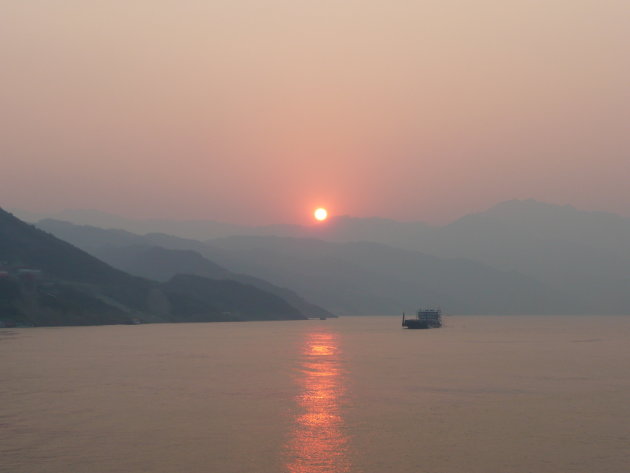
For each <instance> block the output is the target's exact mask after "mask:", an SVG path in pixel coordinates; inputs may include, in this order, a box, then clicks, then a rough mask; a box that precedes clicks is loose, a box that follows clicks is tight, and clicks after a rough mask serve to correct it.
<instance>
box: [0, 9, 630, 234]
mask: <svg viewBox="0 0 630 473" xmlns="http://www.w3.org/2000/svg"><path fill="white" fill-rule="evenodd" d="M629 84H630V2H628V1H627V0H618V1H615V0H544V1H537V0H524V1H520V0H519V1H516V0H515V1H511V0H475V1H473V0H469V1H464V0H457V1H452V0H435V1H433V0H431V1H403V0H386V1H373V0H360V1H356V0H335V1H326V0H318V1H315V0H313V1H300V0H257V1H251V0H250V1H246V0H225V1H223V0H221V1H218V0H203V1H202V0H187V1H184V0H124V1H123V0H102V1H101V0H89V1H88V0H76V1H73V0H0V162H1V166H0V206H4V207H9V208H11V207H18V208H22V209H24V210H31V211H55V210H60V209H63V208H96V209H100V210H105V211H109V212H114V213H119V214H123V215H128V216H140V217H149V216H151V217H181V218H209V219H216V220H223V221H231V222H242V223H245V222H248V223H275V222H287V223H301V222H304V221H306V220H308V219H309V212H310V211H311V209H312V208H313V207H315V206H317V205H324V206H328V207H329V209H330V211H331V213H333V214H350V215H353V216H375V215H378V216H383V217H391V218H396V219H401V220H426V221H434V222H441V221H445V220H449V219H451V218H453V217H455V216H459V215H462V214H465V213H468V212H471V211H476V210H480V209H483V208H485V207H488V206H490V205H492V204H494V203H496V202H498V201H501V200H506V199H511V198H529V197H533V198H536V199H539V200H544V201H549V202H555V203H571V204H574V205H576V206H578V207H580V208H584V209H593V210H595V209H596V210H608V211H612V212H617V213H621V214H624V215H630V185H629V184H628V182H630V85H629Z"/></svg>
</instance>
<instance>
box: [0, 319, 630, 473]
mask: <svg viewBox="0 0 630 473" xmlns="http://www.w3.org/2000/svg"><path fill="white" fill-rule="evenodd" d="M0 380H1V381H0V470H1V471H3V472H11V473H20V472H24V473H38V472H46V473H51V472H52V473H55V472H60V473H61V472H63V473H69V472H70V473H83V472H86V473H88V472H89V473H101V472H172V473H180V472H185V473H195V472H213V473H249V472H253V473H322V472H337V473H344V472H361V473H384V472H399V473H407V472H409V473H411V472H414V473H416V472H431V473H450V472H452V473H477V472H479V473H508V472H515V473H517V472H518V473H524V472H535V473H547V472H549V473H559V472H562V473H568V472H584V473H587V472H588V473H593V472H598V473H605V472H615V473H625V472H627V471H630V317H602V316H598V317H569V316H558V317H488V316H478V317H477V316H475V317H473V316H469V317H448V318H447V319H446V326H445V327H444V328H442V329H435V330H422V331H406V330H402V329H401V328H400V321H399V320H398V319H397V318H395V317H393V318H388V317H346V318H341V319H337V320H326V321H320V320H312V321H302V322H252V323H214V324H179V325H141V326H105V327H85V328H83V327H76V328H74V327H72V328H34V329H2V330H0Z"/></svg>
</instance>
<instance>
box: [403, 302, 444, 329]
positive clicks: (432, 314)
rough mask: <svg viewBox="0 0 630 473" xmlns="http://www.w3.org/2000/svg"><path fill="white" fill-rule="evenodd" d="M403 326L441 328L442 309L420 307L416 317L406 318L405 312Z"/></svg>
mask: <svg viewBox="0 0 630 473" xmlns="http://www.w3.org/2000/svg"><path fill="white" fill-rule="evenodd" d="M402 326H403V328H405V327H406V328H411V329H426V328H440V327H441V326H442V309H440V308H439V307H438V308H437V309H434V308H431V309H420V310H419V311H418V312H417V313H416V318H415V319H405V313H404V312H403V316H402Z"/></svg>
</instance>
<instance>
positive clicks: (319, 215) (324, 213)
mask: <svg viewBox="0 0 630 473" xmlns="http://www.w3.org/2000/svg"><path fill="white" fill-rule="evenodd" d="M313 216H314V217H315V220H317V221H319V222H323V221H324V220H326V219H327V218H328V210H326V209H324V208H322V207H320V208H318V209H316V210H315V212H313Z"/></svg>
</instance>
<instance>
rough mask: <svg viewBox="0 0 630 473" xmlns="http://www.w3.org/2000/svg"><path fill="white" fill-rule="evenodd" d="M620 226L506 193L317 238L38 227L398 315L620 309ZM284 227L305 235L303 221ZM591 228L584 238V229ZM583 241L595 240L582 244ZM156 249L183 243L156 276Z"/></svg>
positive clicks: (351, 309) (84, 244) (135, 263)
mask: <svg viewBox="0 0 630 473" xmlns="http://www.w3.org/2000/svg"><path fill="white" fill-rule="evenodd" d="M590 218H595V219H597V222H596V223H591V222H590ZM626 223H627V222H626V221H625V220H624V219H621V218H620V217H616V216H613V215H608V214H599V213H595V214H591V213H588V212H580V211H577V210H575V209H573V208H570V207H559V206H552V205H549V204H541V203H538V202H534V201H512V202H507V203H504V204H501V205H499V206H497V207H495V208H493V209H490V210H489V211H487V212H485V213H482V214H477V215H470V216H467V217H465V218H463V219H460V220H459V221H457V222H454V223H453V224H451V225H447V226H444V227H430V226H428V225H425V224H410V223H397V222H394V221H391V220H383V219H367V220H361V219H351V218H348V217H344V218H338V219H334V220H333V221H332V222H330V223H329V224H328V225H326V226H320V227H317V230H316V232H317V234H316V236H318V237H319V238H320V239H314V238H304V237H300V238H296V237H285V236H259V235H245V236H238V237H229V238H218V239H212V240H208V241H197V240H193V239H185V238H181V237H176V236H172V235H165V234H156V233H152V234H147V235H136V234H133V233H131V232H126V231H122V230H104V229H99V228H95V227H90V226H77V225H72V224H69V223H67V222H65V223H64V222H59V221H52V220H44V221H41V222H39V224H38V225H40V226H41V227H42V228H44V229H46V230H47V231H50V232H53V233H55V234H56V235H58V236H59V237H60V238H63V239H66V240H68V241H71V242H73V243H74V244H76V245H77V246H79V247H81V248H83V249H85V250H86V251H89V252H91V253H92V254H94V255H96V256H98V257H100V258H102V259H103V260H104V261H107V262H109V263H110V264H112V265H114V266H116V267H118V268H122V269H125V270H126V271H129V272H130V273H132V274H137V275H143V276H146V277H152V278H154V279H164V278H166V277H168V276H170V275H171V274H172V273H173V272H174V271H175V269H174V266H176V267H177V268H178V271H179V270H182V269H183V268H187V272H191V273H193V274H213V272H214V271H227V270H225V269H224V268H229V269H230V271H229V272H230V273H231V272H235V273H239V274H248V275H250V276H249V277H250V278H251V277H254V278H259V279H263V280H265V281H269V282H270V283H272V284H274V285H276V286H282V287H287V288H289V289H291V290H292V291H295V292H296V293H298V294H300V295H302V296H304V297H305V298H306V299H308V300H312V301H316V302H317V303H318V304H320V305H322V306H323V307H325V308H326V309H328V310H330V311H332V312H334V313H339V314H382V313H399V312H400V311H401V310H405V309H412V308H414V307H416V306H417V305H419V304H428V305H442V306H443V307H445V308H447V309H448V311H450V312H452V313H495V314H502V313H506V314H516V313H532V314H541V313H627V312H628V307H629V304H628V302H630V301H628V293H629V292H630V291H628V285H627V284H628V280H627V278H625V279H624V274H625V273H626V272H627V269H628V267H630V265H628V263H627V262H626V261H625V260H624V257H622V256H619V255H623V254H624V252H623V251H622V250H621V249H619V248H617V247H615V245H623V244H625V240H624V239H623V238H616V237H615V236H614V235H616V234H617V233H618V232H623V231H625V226H624V225H625V224H626ZM569 227H570V228H573V229H574V231H573V232H572V231H570V230H569V229H568V228H569ZM587 229H590V230H588V231H587ZM267 230H269V228H267ZM267 230H266V231H267ZM281 230H282V231H281V232H280V233H283V232H286V230H287V227H282V228H281ZM292 231H293V232H298V233H300V232H301V233H302V234H306V233H307V232H311V234H312V231H311V229H310V228H309V227H294V228H293V230H292ZM589 231H590V235H592V236H588V237H587V236H585V235H587V234H589V233H588V232H589ZM575 233H577V234H575ZM347 239H356V240H364V241H349V242H343V241H344V240H347ZM324 240H327V241H324ZM370 240H371V241H370ZM590 240H595V243H593V244H591V245H587V244H585V243H584V242H585V241H590ZM156 247H159V248H161V249H157V248H156ZM166 249H168V250H170V251H173V250H177V251H184V250H185V251H184V252H182V253H177V254H174V253H171V254H170V257H169V258H170V262H169V267H170V269H168V270H167V271H166V272H164V273H162V274H158V273H159V270H158V269H157V268H155V267H154V266H155V265H157V264H162V263H159V262H160V261H165V259H164V258H166V253H164V252H165V251H166ZM418 250H422V251H418ZM191 251H193V252H194V253H191ZM151 252H153V255H152V256H149V257H148V256H147V255H149V254H151ZM155 252H161V253H162V257H160V258H157V257H156V256H155ZM143 255H144V256H143ZM139 259H144V262H142V263H141V262H140V261H139ZM202 261H205V262H204V263H202ZM210 262H212V263H210ZM147 264H149V265H152V266H153V267H152V268H147ZM217 264H218V265H220V267H219V268H220V269H217V268H216V265H217ZM209 265H213V266H209ZM594 269H596V272H595V273H592V271H593V270H594ZM223 274H225V273H223ZM242 277H243V276H242ZM294 305H296V304H294Z"/></svg>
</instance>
